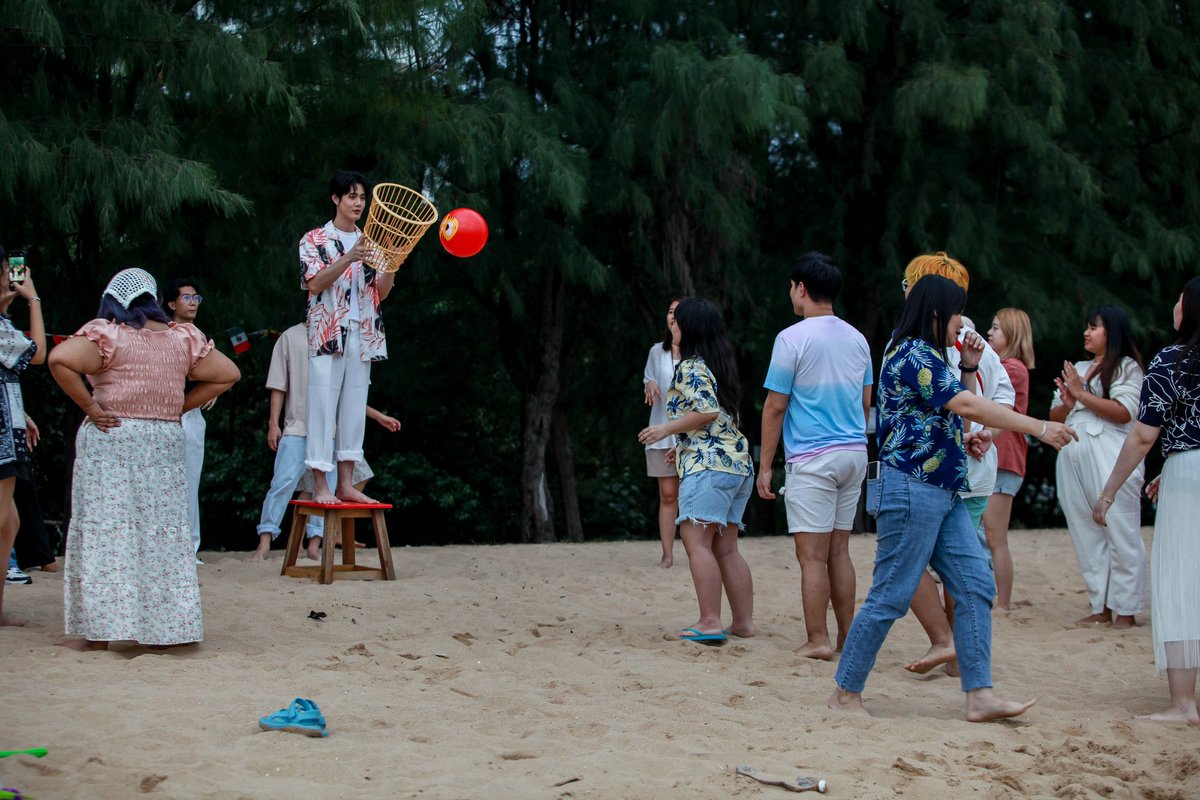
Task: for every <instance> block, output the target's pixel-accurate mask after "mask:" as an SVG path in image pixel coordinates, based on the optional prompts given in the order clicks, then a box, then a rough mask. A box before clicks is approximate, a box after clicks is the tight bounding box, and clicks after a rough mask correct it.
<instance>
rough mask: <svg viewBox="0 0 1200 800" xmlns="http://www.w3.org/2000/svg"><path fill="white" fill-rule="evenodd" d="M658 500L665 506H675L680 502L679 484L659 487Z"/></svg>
mask: <svg viewBox="0 0 1200 800" xmlns="http://www.w3.org/2000/svg"><path fill="white" fill-rule="evenodd" d="M658 502H659V503H660V504H661V505H664V506H673V505H675V504H677V503H678V502H679V487H678V486H668V487H664V486H659V487H658Z"/></svg>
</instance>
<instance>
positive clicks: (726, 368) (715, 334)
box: [675, 297, 742, 424]
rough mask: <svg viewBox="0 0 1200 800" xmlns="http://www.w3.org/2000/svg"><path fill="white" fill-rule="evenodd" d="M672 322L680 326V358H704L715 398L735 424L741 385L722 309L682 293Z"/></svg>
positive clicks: (740, 400) (740, 399) (740, 396)
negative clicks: (715, 392)
mask: <svg viewBox="0 0 1200 800" xmlns="http://www.w3.org/2000/svg"><path fill="white" fill-rule="evenodd" d="M675 324H676V325H678V326H679V356H680V358H697V357H699V358H702V359H704V363H705V364H706V365H707V366H708V369H709V371H711V372H712V374H713V378H714V379H715V380H716V382H717V402H718V403H720V404H721V408H723V409H725V413H726V414H728V415H729V416H730V417H732V418H733V420H734V423H735V424H736V423H737V422H738V408H739V407H740V405H741V402H742V385H741V383H740V382H739V381H738V371H737V362H736V361H735V360H734V357H733V347H731V346H730V344H729V339H727V338H725V323H724V322H723V321H722V320H721V312H720V311H718V310H717V307H716V306H715V305H713V304H712V303H710V302H709V301H708V300H702V299H700V298H697V297H685V298H684V299H683V300H680V301H679V305H677V306H675Z"/></svg>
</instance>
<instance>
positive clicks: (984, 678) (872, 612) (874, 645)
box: [835, 465, 996, 692]
mask: <svg viewBox="0 0 1200 800" xmlns="http://www.w3.org/2000/svg"><path fill="white" fill-rule="evenodd" d="M881 466H882V470H881V474H880V479H881V480H882V485H881V487H880V492H879V499H878V500H877V503H878V508H877V509H871V508H868V509H867V510H868V511H870V512H873V513H875V520H876V524H877V529H878V531H879V533H878V536H877V541H876V549H875V572H874V575H873V577H872V579H871V589H870V591H868V592H867V599H866V601H865V602H863V604H862V607H861V608H859V609H858V613H857V614H855V615H854V623H853V624H852V625H851V626H850V633H849V634H848V635H847V636H846V644H845V647H844V648H843V649H842V657H841V660H840V661H839V663H838V669H837V675H836V676H835V680H836V681H837V685H838V686H840V687H841V688H842V689H843V690H844V691H847V692H861V691H862V690H863V687H864V686H865V685H866V683H867V675H869V674H870V672H871V669H872V668H873V667H874V666H875V657H876V656H877V655H878V654H879V648H880V647H882V646H883V640H884V639H885V638H887V635H888V631H890V630H891V628H892V624H893V623H894V622H895V621H896V620H898V619H900V618H901V617H903V616H904V615H905V614H907V613H908V606H909V604H910V603H911V602H912V598H913V594H915V593H916V591H917V584H918V583H919V582H920V580H921V575H923V574H924V572H925V567H926V566H928V565H932V566H933V568H934V569H936V570H937V571H938V574H939V575H941V576H942V583H943V584H944V586H945V587H946V591H948V592H949V593H950V596H951V597H952V598H954V602H955V606H954V647H955V650H956V651H957V653H958V665H959V668H960V669H961V670H962V689H963V691H964V692H969V691H971V690H972V689H982V688H985V687H990V686H991V685H992V596H993V595H994V594H995V591H996V583H995V578H994V577H993V576H992V569H991V566H990V565H989V564H988V561H987V555H986V554H985V553H984V550H983V547H982V546H981V545H980V544H979V537H977V536H976V535H975V530H974V529H973V528H972V527H971V518H970V516H969V515H968V514H967V509H966V507H965V506H964V505H963V501H962V498H960V497H959V496H958V495H957V494H955V493H954V492H952V491H950V490H948V489H943V488H941V487H940V486H934V485H932V484H928V483H924V482H922V481H920V480H917V479H916V478H913V477H911V476H909V475H907V474H905V473H903V472H900V471H899V470H896V469H892V468H891V467H889V466H887V465H881Z"/></svg>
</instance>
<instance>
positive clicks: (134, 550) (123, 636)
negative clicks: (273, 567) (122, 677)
mask: <svg viewBox="0 0 1200 800" xmlns="http://www.w3.org/2000/svg"><path fill="white" fill-rule="evenodd" d="M63 595H64V596H63V607H64V614H65V617H66V632H67V633H68V634H75V635H78V636H82V637H84V638H85V639H90V640H91V641H122V640H133V641H136V642H140V643H141V644H147V645H168V644H184V643H187V642H198V641H200V640H201V639H202V638H203V637H204V624H203V621H202V619H201V613H200V582H199V580H198V578H197V575H196V559H195V553H194V551H193V546H192V532H191V526H190V524H189V522H188V505H187V475H186V471H185V467H184V437H183V428H182V427H181V426H180V424H179V423H178V422H168V421H165V420H146V419H123V420H121V425H120V426H119V427H117V428H113V429H112V430H110V431H108V432H107V433H106V432H102V431H100V430H99V429H97V428H96V427H95V426H94V425H92V424H91V423H90V422H84V424H83V425H82V426H81V427H80V429H79V433H78V434H77V436H76V437H75V471H74V479H73V485H72V490H71V524H70V528H69V532H68V534H67V557H66V568H65V572H64V580H63Z"/></svg>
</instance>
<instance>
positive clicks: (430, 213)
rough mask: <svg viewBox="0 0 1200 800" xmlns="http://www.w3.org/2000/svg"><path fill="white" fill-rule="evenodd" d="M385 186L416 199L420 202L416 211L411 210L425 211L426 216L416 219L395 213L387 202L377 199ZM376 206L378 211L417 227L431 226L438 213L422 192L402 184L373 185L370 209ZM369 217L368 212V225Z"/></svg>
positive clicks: (415, 217) (368, 213) (369, 213)
mask: <svg viewBox="0 0 1200 800" xmlns="http://www.w3.org/2000/svg"><path fill="white" fill-rule="evenodd" d="M385 186H386V187H396V188H398V189H401V190H402V194H404V195H407V196H411V197H415V198H418V199H419V200H420V201H421V202H420V203H418V204H417V207H416V209H413V210H414V211H416V210H421V211H425V212H426V215H425V216H420V217H417V216H410V215H408V214H405V213H401V212H400V211H397V210H396V209H395V208H393V207H392V205H391V203H389V202H388V201H385V200H383V199H381V198H380V197H379V190H380V189H381V188H383V187H385ZM376 205H378V207H379V209H380V211H382V212H386V213H387V214H388V215H390V216H392V217H395V218H396V219H400V220H404V221H405V222H410V223H414V224H417V225H432V224H433V223H434V222H436V221H437V214H438V211H437V207H436V206H435V205H434V204H433V201H431V200H430V199H429V198H428V197H426V196H425V194H424V193H423V192H419V191H417V190H416V189H413V188H411V187H408V186H405V185H404V184H401V183H377V184H375V187H374V188H373V189H371V209H372V210H374V209H375V207H376ZM370 216H371V212H370V211H368V212H367V222H368V223H369V222H370V221H371V220H370Z"/></svg>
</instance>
